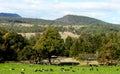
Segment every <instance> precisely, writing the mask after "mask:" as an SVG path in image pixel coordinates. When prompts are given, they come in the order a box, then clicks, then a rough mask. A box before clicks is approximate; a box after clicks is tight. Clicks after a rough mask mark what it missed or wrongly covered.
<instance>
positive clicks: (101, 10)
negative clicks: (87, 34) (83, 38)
mask: <svg viewBox="0 0 120 74" xmlns="http://www.w3.org/2000/svg"><path fill="white" fill-rule="evenodd" d="M119 7H120V0H0V12H7V13H18V14H20V15H21V16H23V17H29V18H42V19H52V20H53V19H56V18H59V17H62V16H64V15H67V14H74V15H82V16H89V17H93V18H97V19H100V20H103V21H106V22H110V23H115V24H120V8H119Z"/></svg>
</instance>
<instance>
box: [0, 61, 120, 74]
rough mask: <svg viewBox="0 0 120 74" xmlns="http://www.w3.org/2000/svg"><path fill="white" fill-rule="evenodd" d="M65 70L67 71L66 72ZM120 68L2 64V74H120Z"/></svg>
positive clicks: (0, 70)
mask: <svg viewBox="0 0 120 74" xmlns="http://www.w3.org/2000/svg"><path fill="white" fill-rule="evenodd" d="M64 69H65V70H64ZM119 69H120V67H119V66H116V67H115V66H111V67H109V66H100V67H93V70H92V68H91V67H88V66H54V65H32V66H30V65H29V64H14V63H5V64H0V73H1V74H8V73H9V74H22V73H24V74H119V73H120V70H119Z"/></svg>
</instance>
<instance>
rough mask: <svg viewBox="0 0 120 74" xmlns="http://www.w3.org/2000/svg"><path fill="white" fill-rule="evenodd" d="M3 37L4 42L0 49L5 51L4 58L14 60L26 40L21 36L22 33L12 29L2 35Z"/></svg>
mask: <svg viewBox="0 0 120 74" xmlns="http://www.w3.org/2000/svg"><path fill="white" fill-rule="evenodd" d="M3 39H4V43H3V45H2V49H3V50H4V51H5V53H4V59H5V60H16V59H17V56H18V55H17V53H19V51H20V50H22V49H23V48H24V46H25V45H26V44H27V41H26V40H25V39H24V38H23V37H22V35H19V34H17V33H16V32H13V31H10V32H8V33H6V34H5V35H3Z"/></svg>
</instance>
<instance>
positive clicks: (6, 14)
mask: <svg viewBox="0 0 120 74" xmlns="http://www.w3.org/2000/svg"><path fill="white" fill-rule="evenodd" d="M0 17H16V18H20V17H21V16H20V15H18V14H16V13H0Z"/></svg>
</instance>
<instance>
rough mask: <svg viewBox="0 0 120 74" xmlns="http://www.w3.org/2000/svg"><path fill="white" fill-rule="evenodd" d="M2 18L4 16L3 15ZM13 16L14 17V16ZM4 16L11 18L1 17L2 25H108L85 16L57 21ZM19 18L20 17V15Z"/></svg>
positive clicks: (69, 17)
mask: <svg viewBox="0 0 120 74" xmlns="http://www.w3.org/2000/svg"><path fill="white" fill-rule="evenodd" d="M0 15H1V16H3V15H4V14H3V13H1V14H0ZM12 15H13V16H12ZM4 16H9V17H4V18H3V17H0V23H11V22H13V23H29V24H39V25H91V24H93V25H98V24H108V23H106V22H104V21H101V20H98V19H95V18H90V17H85V16H77V15H66V16H63V17H62V18H58V19H55V20H45V19H34V18H18V17H16V18H11V17H14V16H17V14H16V15H14V14H11V15H9V14H6V15H4ZM18 16H19V15H18Z"/></svg>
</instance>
